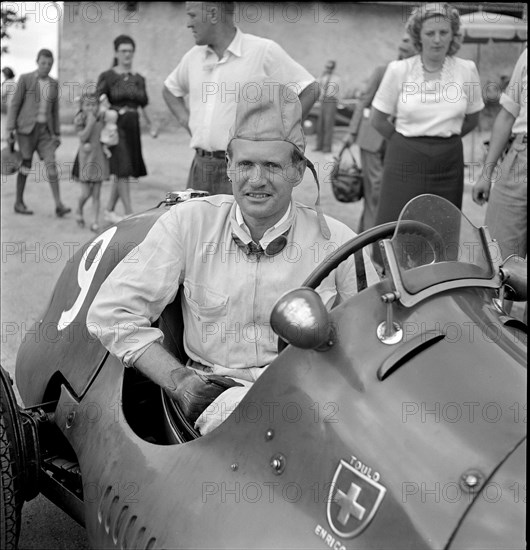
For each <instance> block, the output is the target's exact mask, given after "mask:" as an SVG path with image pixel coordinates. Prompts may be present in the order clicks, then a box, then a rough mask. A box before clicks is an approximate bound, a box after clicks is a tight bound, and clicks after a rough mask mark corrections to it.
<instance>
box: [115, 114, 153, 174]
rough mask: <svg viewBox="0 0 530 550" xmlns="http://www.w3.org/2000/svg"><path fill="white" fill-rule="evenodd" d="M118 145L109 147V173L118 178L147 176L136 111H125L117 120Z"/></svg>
mask: <svg viewBox="0 0 530 550" xmlns="http://www.w3.org/2000/svg"><path fill="white" fill-rule="evenodd" d="M118 133H119V136H120V141H119V143H118V145H116V146H114V147H110V151H111V153H112V156H111V157H110V159H109V168H110V173H111V174H114V175H115V176H118V177H119V178H127V177H134V178H139V177H141V176H146V175H147V170H146V168H145V164H144V159H143V157H142V143H141V141H140V120H139V117H138V111H127V112H125V113H123V114H122V115H120V117H119V118H118Z"/></svg>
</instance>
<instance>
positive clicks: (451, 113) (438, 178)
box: [372, 3, 484, 259]
mask: <svg viewBox="0 0 530 550" xmlns="http://www.w3.org/2000/svg"><path fill="white" fill-rule="evenodd" d="M407 31H408V32H409V34H410V35H411V37H412V40H413V42H414V44H415V46H416V48H417V51H418V52H419V55H415V56H413V57H410V58H408V59H403V60H399V61H393V62H392V63H390V65H389V66H388V69H387V71H386V73H385V76H384V78H383V81H382V82H381V85H380V87H379V89H378V91H377V94H376V96H375V98H374V101H373V103H372V124H373V126H374V127H375V128H376V129H377V130H378V131H379V132H380V133H381V134H382V135H383V136H385V137H386V138H387V139H388V144H387V151H386V154H385V161H384V173H383V181H382V187H381V196H380V202H379V207H378V212H377V216H376V225H378V224H381V223H384V222H388V221H395V220H397V219H398V217H399V213H400V211H401V209H402V208H403V206H404V205H405V204H406V203H407V202H408V201H409V200H411V199H412V198H414V197H416V196H418V195H421V194H423V193H433V194H435V195H439V196H442V197H444V198H446V199H448V200H449V201H451V202H452V203H453V204H455V205H456V206H457V207H458V208H461V206H462V195H463V190H464V157H463V147H462V139H461V138H462V136H464V135H465V134H467V133H468V132H470V131H471V130H473V128H475V126H476V125H477V123H478V116H479V112H480V111H481V110H482V108H483V107H484V102H483V101H482V90H481V85H480V79H479V76H478V72H477V68H476V66H475V63H474V62H473V61H470V60H467V59H460V58H458V57H455V56H454V54H455V53H456V52H457V51H458V49H459V47H460V42H459V38H460V34H459V31H460V16H459V14H458V11H457V10H456V8H454V7H452V6H450V5H449V4H445V3H437V4H424V5H422V6H420V7H418V8H416V9H415V10H414V12H413V13H412V15H411V16H410V18H409V20H408V22H407ZM375 250H378V249H377V247H376V248H375ZM376 259H377V258H376Z"/></svg>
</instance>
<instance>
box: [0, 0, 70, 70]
mask: <svg viewBox="0 0 530 550" xmlns="http://www.w3.org/2000/svg"><path fill="white" fill-rule="evenodd" d="M2 4H3V5H4V7H8V6H9V7H12V8H13V9H14V10H16V12H17V13H18V14H19V15H26V16H27V20H26V27H25V28H24V29H22V28H20V27H13V26H11V27H9V30H8V33H9V34H10V35H11V38H9V39H8V40H6V41H5V42H4V41H2V45H4V44H5V45H7V46H8V48H9V53H7V54H2V67H6V66H7V67H11V69H13V71H14V72H15V74H16V78H18V76H19V75H21V74H23V73H29V72H31V71H34V70H35V69H36V68H37V64H36V58H37V52H38V51H39V50H40V49H41V48H47V49H48V50H51V51H52V52H53V55H54V57H55V60H56V62H55V63H54V65H53V67H52V70H51V72H50V75H51V76H53V77H55V78H57V69H58V63H57V55H58V54H57V52H58V40H59V28H60V23H61V19H62V17H63V11H62V10H63V8H62V5H63V2H2ZM2 78H3V77H2Z"/></svg>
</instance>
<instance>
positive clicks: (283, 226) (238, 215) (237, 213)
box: [230, 201, 296, 250]
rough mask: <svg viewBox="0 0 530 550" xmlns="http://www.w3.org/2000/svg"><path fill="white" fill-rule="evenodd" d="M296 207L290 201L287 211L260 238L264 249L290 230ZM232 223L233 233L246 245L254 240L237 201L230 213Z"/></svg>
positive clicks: (260, 243)
mask: <svg viewBox="0 0 530 550" xmlns="http://www.w3.org/2000/svg"><path fill="white" fill-rule="evenodd" d="M295 211H296V209H295V208H294V207H293V203H292V201H291V202H290V203H289V207H288V208H287V212H285V214H284V215H283V216H282V217H281V219H280V220H278V221H277V222H276V223H275V224H274V225H273V226H272V227H270V228H269V229H267V231H265V233H264V235H263V237H262V238H261V239H260V240H259V243H256V244H259V245H260V246H261V248H262V249H263V250H267V247H268V246H269V244H270V243H271V242H272V241H274V240H275V239H276V238H278V237H279V236H280V235H282V234H283V233H285V232H286V231H289V229H290V228H291V226H292V225H293V222H294V212H295ZM230 223H231V225H232V231H233V233H234V234H235V235H236V236H237V237H238V238H239V239H240V240H241V241H242V242H243V243H244V244H246V245H248V244H249V243H251V242H252V237H251V236H250V229H249V228H248V226H247V224H246V223H245V220H244V219H243V212H241V208H240V206H239V204H237V202H234V207H233V208H232V213H231V215H230Z"/></svg>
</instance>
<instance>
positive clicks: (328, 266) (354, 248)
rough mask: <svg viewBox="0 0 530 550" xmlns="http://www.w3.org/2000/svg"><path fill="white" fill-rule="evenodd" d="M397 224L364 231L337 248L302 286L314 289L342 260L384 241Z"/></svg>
mask: <svg viewBox="0 0 530 550" xmlns="http://www.w3.org/2000/svg"><path fill="white" fill-rule="evenodd" d="M396 226H397V222H388V223H385V224H383V225H378V226H377V227H372V229H368V230H367V231H364V232H363V233H361V234H360V235H357V237H354V238H353V239H351V241H348V242H347V243H344V244H343V245H342V246H340V247H339V248H337V250H335V252H333V254H330V255H329V256H328V257H327V258H326V259H325V260H324V261H323V262H322V263H321V264H320V265H319V266H318V267H317V268H316V269H315V270H314V271H313V273H311V275H309V277H308V278H307V279H306V280H305V281H304V282H303V283H302V286H307V287H309V288H313V289H315V288H316V287H317V286H318V285H319V284H320V283H321V282H322V281H323V280H324V279H325V278H326V277H327V276H328V275H329V274H330V273H331V272H332V271H333V270H334V269H336V268H337V267H338V266H339V265H340V264H341V263H342V262H343V261H344V260H346V259H348V258H349V257H350V256H351V255H352V254H355V253H356V252H358V251H359V250H362V249H363V248H365V247H367V246H368V245H370V244H373V243H375V242H377V241H379V240H381V239H386V238H387V237H390V235H392V233H394V231H395V229H396Z"/></svg>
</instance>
